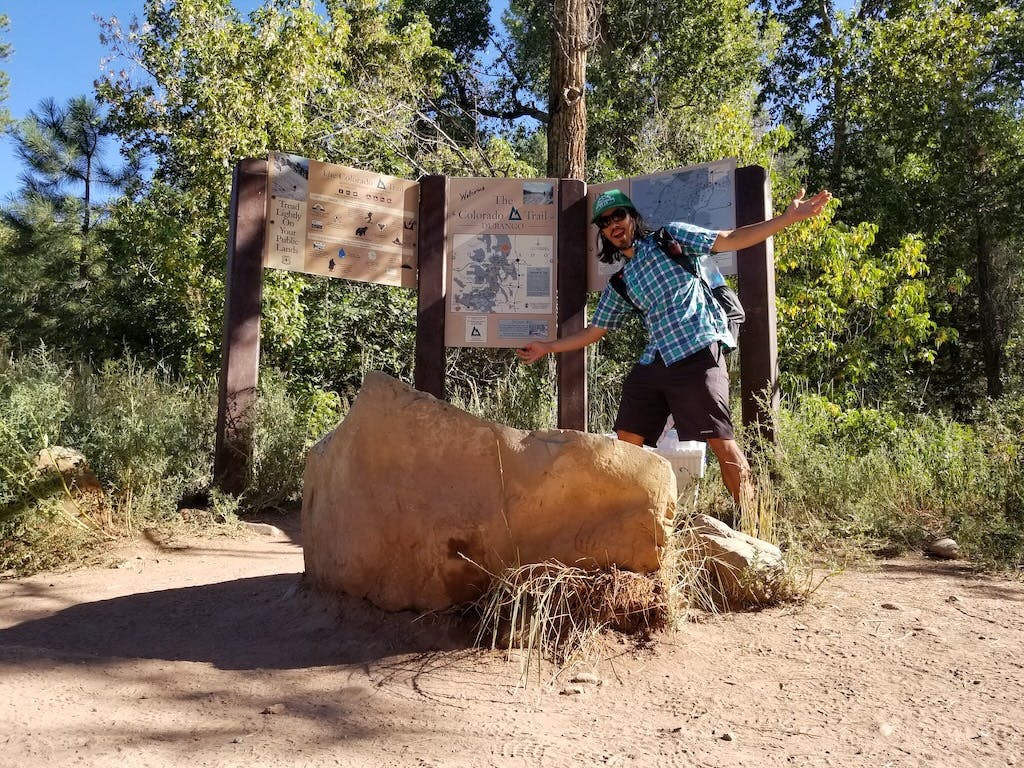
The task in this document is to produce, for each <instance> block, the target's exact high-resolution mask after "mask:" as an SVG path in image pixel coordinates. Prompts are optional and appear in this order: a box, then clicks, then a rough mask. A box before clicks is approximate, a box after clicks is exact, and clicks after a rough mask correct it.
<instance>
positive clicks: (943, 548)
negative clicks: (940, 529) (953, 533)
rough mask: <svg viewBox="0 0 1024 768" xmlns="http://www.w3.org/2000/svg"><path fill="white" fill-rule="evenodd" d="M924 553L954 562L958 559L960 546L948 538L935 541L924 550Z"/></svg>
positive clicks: (944, 537)
mask: <svg viewBox="0 0 1024 768" xmlns="http://www.w3.org/2000/svg"><path fill="white" fill-rule="evenodd" d="M924 551H925V553H926V554H929V555H932V556H933V557H941V558H943V559H944V560H956V559H957V558H958V557H960V545H959V544H957V543H956V541H955V540H953V539H951V538H949V537H948V536H943V537H942V538H941V539H936V540H935V541H933V542H932V543H931V544H929V545H928V546H927V547H926V548H925V550H924Z"/></svg>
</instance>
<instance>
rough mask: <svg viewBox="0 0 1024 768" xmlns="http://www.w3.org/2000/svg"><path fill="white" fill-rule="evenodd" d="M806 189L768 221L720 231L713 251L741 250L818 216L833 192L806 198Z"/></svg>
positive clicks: (712, 248)
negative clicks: (792, 225)
mask: <svg viewBox="0 0 1024 768" xmlns="http://www.w3.org/2000/svg"><path fill="white" fill-rule="evenodd" d="M804 194H805V192H804V190H802V189H801V190H800V196H799V197H797V198H796V199H795V200H794V201H793V202H792V203H790V204H789V207H788V208H786V210H785V211H783V212H782V213H780V214H779V215H778V216H776V217H775V218H772V219H768V221H759V222H757V223H756V224H748V225H747V226H745V227H739V228H737V229H726V230H722V231H721V232H719V233H718V237H717V238H716V239H715V244H714V245H712V246H711V252H712V253H720V252H721V251H741V250H743V249H744V248H749V247H750V246H752V245H757V244H758V243H760V242H763V241H765V240H767V239H768V238H769V237H771V236H772V235H774V234H776V233H778V232H781V231H782V230H784V229H785V228H786V227H788V226H790V225H791V224H796V223H797V222H799V221H804V220H805V219H809V218H811V217H812V216H817V215H818V214H819V213H821V212H822V211H823V210H825V206H826V205H827V204H828V201H829V200H831V199H832V193H831V192H829V191H828V190H826V189H823V190H821V192H819V193H818V194H816V195H815V196H814V197H812V198H809V199H806V200H805V199H804Z"/></svg>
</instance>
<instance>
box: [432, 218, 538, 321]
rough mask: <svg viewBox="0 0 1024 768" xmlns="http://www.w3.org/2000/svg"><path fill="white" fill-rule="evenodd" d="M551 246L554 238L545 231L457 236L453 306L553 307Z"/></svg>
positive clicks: (492, 310) (500, 310) (496, 309)
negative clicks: (540, 233) (542, 233)
mask: <svg viewBox="0 0 1024 768" xmlns="http://www.w3.org/2000/svg"><path fill="white" fill-rule="evenodd" d="M552 245H553V239H552V238H551V237H550V236H547V235H504V234H488V233H485V234H464V235H455V237H454V241H453V254H452V311H453V312H481V313H487V314H516V313H533V314H536V313H543V312H550V311H551V308H552V293H553V286H552V272H553V266H554V260H553V247H552Z"/></svg>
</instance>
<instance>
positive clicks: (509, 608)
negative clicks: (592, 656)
mask: <svg viewBox="0 0 1024 768" xmlns="http://www.w3.org/2000/svg"><path fill="white" fill-rule="evenodd" d="M475 608H476V610H477V611H478V612H479V614H480V619H479V629H478V634H477V643H478V644H480V645H490V646H491V647H492V648H497V647H504V648H514V647H518V648H521V649H523V651H524V652H525V661H526V664H527V665H528V664H529V661H530V659H531V658H536V659H538V660H540V659H546V660H549V661H552V662H554V663H555V664H557V665H558V666H560V667H561V666H564V665H566V664H568V663H569V662H571V661H573V660H575V659H577V658H580V657H582V656H585V655H586V652H587V651H588V649H589V647H590V644H591V642H592V641H593V640H594V639H595V638H596V636H597V635H598V634H599V633H601V632H602V631H603V630H614V631H618V632H623V633H627V634H630V635H640V636H643V637H646V636H649V635H650V634H651V633H652V632H655V631H657V630H659V629H662V628H664V627H665V626H666V623H667V621H668V618H669V608H668V602H667V599H666V589H665V585H664V582H663V580H662V578H661V575H660V574H639V573H633V572H631V571H623V570H620V569H618V568H616V567H614V566H613V567H612V568H610V569H608V570H600V571H595V570H585V569H583V568H577V567H574V566H569V565H565V564H564V563H560V562H557V561H548V562H544V563H536V564H531V565H523V566H519V567H513V568H508V569H506V570H504V571H502V572H501V573H500V574H497V575H493V581H492V584H491V588H490V589H489V590H488V591H487V593H486V594H485V595H484V596H483V597H482V598H481V599H480V600H479V601H477V603H476V604H475Z"/></svg>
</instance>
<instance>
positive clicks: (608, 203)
mask: <svg viewBox="0 0 1024 768" xmlns="http://www.w3.org/2000/svg"><path fill="white" fill-rule="evenodd" d="M612 208H629V209H630V210H631V211H636V206H635V205H633V201H632V200H630V199H629V198H628V197H626V194H625V193H624V192H623V191H622V190H620V189H609V190H606V191H604V192H602V193H601V194H600V195H598V196H597V200H595V201H594V215H593V217H591V219H590V223H591V224H597V220H598V219H599V218H601V214H603V213H604V212H605V211H610V210H611V209H612Z"/></svg>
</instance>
